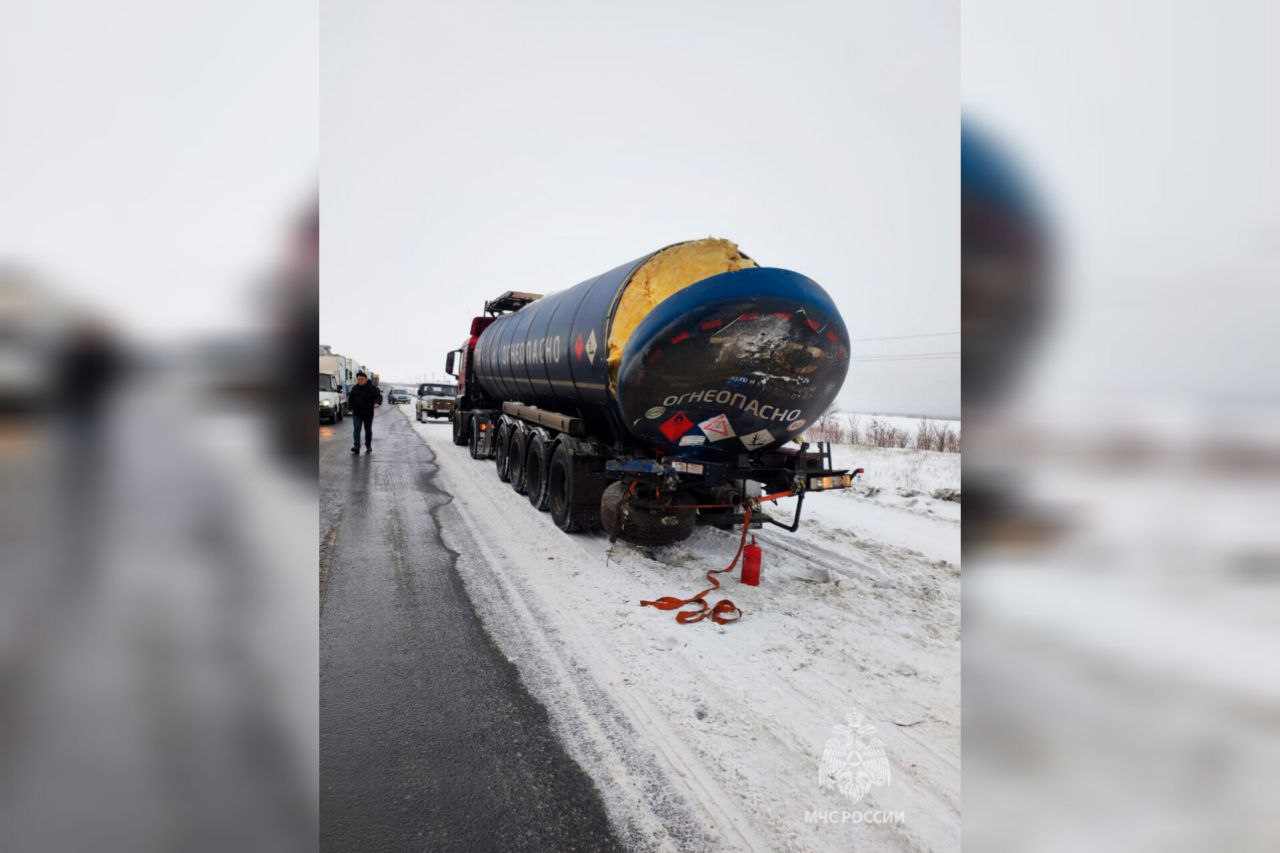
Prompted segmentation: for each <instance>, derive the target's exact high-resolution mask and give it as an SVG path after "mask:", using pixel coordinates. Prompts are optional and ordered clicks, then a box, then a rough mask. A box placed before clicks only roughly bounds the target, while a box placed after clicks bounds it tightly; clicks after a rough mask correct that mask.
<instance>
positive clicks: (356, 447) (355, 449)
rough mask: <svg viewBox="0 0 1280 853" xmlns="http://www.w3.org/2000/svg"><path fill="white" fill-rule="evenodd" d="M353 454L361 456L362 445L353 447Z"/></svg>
mask: <svg viewBox="0 0 1280 853" xmlns="http://www.w3.org/2000/svg"><path fill="white" fill-rule="evenodd" d="M351 452H352V453H354V454H355V455H356V456H359V455H360V445H358V444H356V445H352V447H351Z"/></svg>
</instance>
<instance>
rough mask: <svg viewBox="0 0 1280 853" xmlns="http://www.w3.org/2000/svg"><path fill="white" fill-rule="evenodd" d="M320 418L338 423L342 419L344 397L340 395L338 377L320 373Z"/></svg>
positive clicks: (327, 421) (326, 421)
mask: <svg viewBox="0 0 1280 853" xmlns="http://www.w3.org/2000/svg"><path fill="white" fill-rule="evenodd" d="M320 420H321V421H323V422H325V423H331V424H336V423H337V422H338V421H340V420H342V398H341V397H340V396H339V395H338V377H336V376H334V375H333V374H332V373H321V374H320Z"/></svg>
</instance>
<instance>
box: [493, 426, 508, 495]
mask: <svg viewBox="0 0 1280 853" xmlns="http://www.w3.org/2000/svg"><path fill="white" fill-rule="evenodd" d="M510 439H511V427H510V426H508V425H507V423H506V422H505V421H504V422H502V423H500V424H498V432H497V434H495V435H494V437H493V445H494V448H495V449H496V451H497V452H496V453H495V454H494V457H493V458H494V460H495V461H496V462H497V465H498V479H499V480H501V481H502V482H504V483H510V482H511V470H510V468H508V467H507V462H508V460H509V458H510V457H509V456H508V454H507V442H508V441H509V440H510Z"/></svg>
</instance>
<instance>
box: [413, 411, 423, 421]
mask: <svg viewBox="0 0 1280 853" xmlns="http://www.w3.org/2000/svg"><path fill="white" fill-rule="evenodd" d="M413 419H414V420H415V421H417V422H418V423H422V409H414V410H413Z"/></svg>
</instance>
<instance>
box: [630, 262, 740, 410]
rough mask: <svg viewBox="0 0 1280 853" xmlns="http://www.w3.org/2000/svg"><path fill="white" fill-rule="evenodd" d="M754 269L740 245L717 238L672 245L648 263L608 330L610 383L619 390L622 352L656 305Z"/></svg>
mask: <svg viewBox="0 0 1280 853" xmlns="http://www.w3.org/2000/svg"><path fill="white" fill-rule="evenodd" d="M755 266H758V264H756V262H755V261H753V260H751V259H750V258H747V257H743V255H742V253H741V252H739V251H738V244H736V243H734V242H732V241H730V240H721V239H720V238H718V237H707V238H706V239H705V240H694V241H692V242H689V243H681V244H679V245H677V246H671V247H670V248H668V249H663V250H662V251H661V252H658V253H657V254H656V255H654V256H653V257H652V258H650V259H649V260H647V261H645V262H644V265H643V266H641V267H640V269H638V270H636V271H635V274H634V275H632V276H631V281H630V282H628V283H627V286H626V289H625V290H623V291H622V299H620V300H619V301H618V310H617V311H616V312H614V315H613V325H612V326H610V328H609V384H610V385H611V386H612V387H614V388H615V389H616V388H617V382H618V364H619V362H621V361H622V350H623V348H625V347H626V345H627V341H628V340H629V339H630V338H631V333H632V332H634V331H635V328H636V326H638V325H640V321H641V320H643V319H644V318H645V317H647V316H649V312H650V311H652V310H653V308H654V306H656V305H657V304H658V303H659V302H662V301H663V300H664V299H666V298H667V297H669V296H671V295H672V294H673V293H676V292H678V291H681V290H684V289H685V288H686V287H688V286H689V285H691V284H697V283H698V282H700V281H702V280H703V279H704V278H710V277H711V276H713V275H719V274H720V273H723V272H734V271H736V270H742V269H748V268H751V267H755Z"/></svg>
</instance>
